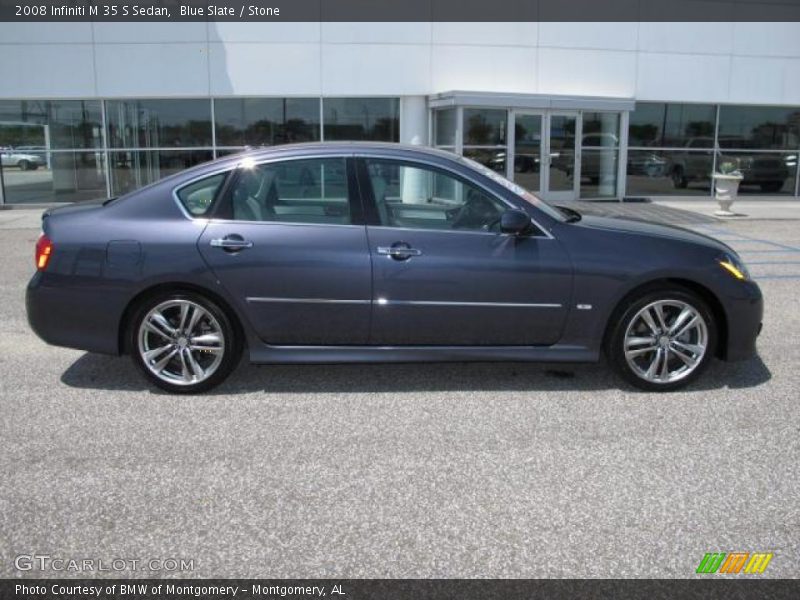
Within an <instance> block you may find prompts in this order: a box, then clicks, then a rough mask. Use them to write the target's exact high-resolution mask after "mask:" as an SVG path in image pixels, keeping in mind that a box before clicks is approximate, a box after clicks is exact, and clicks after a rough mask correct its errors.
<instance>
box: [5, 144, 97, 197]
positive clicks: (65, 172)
mask: <svg viewBox="0 0 800 600" xmlns="http://www.w3.org/2000/svg"><path fill="white" fill-rule="evenodd" d="M2 169H3V182H4V184H5V201H6V203H8V204H30V203H51V202H80V201H81V200H95V199H102V198H105V197H106V171H105V163H104V161H103V153H102V152H52V153H51V154H50V165H49V166H48V165H46V164H42V165H41V166H40V167H39V168H37V169H35V170H34V169H26V170H23V169H20V168H19V167H18V166H16V165H14V166H10V165H7V164H6V161H3V167H2Z"/></svg>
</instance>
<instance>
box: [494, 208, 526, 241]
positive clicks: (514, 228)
mask: <svg viewBox="0 0 800 600" xmlns="http://www.w3.org/2000/svg"><path fill="white" fill-rule="evenodd" d="M531 228H532V227H531V218H530V216H529V215H528V213H526V212H523V211H521V210H519V209H516V208H512V209H509V210H507V211H506V212H504V213H503V214H502V215H501V216H500V231H501V232H502V233H508V234H511V235H523V234H525V233H528V232H529V231H530V230H531Z"/></svg>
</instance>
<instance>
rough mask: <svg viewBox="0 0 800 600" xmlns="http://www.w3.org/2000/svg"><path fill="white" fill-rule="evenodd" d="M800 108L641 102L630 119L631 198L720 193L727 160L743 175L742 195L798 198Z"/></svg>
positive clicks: (629, 189)
mask: <svg viewBox="0 0 800 600" xmlns="http://www.w3.org/2000/svg"><path fill="white" fill-rule="evenodd" d="M799 154H800V108H798V107H778V106H730V105H719V106H717V105H710V104H668V103H653V102H640V103H637V104H636V109H635V110H634V111H633V112H631V114H630V121H629V127H628V163H627V169H626V171H627V176H626V184H627V185H626V193H627V194H628V195H631V196H637V195H641V196H648V195H681V196H684V195H688V196H709V195H711V194H712V193H713V190H712V189H711V188H712V185H711V174H712V173H713V172H714V171H715V170H717V169H719V167H720V166H721V165H723V164H725V163H730V166H732V167H734V168H736V169H738V170H739V171H741V172H742V175H743V176H744V179H743V180H742V182H741V184H740V186H739V193H740V194H741V195H747V194H768V195H784V196H794V195H797V194H798V193H799V191H800V190H798V176H797V158H798V155H799Z"/></svg>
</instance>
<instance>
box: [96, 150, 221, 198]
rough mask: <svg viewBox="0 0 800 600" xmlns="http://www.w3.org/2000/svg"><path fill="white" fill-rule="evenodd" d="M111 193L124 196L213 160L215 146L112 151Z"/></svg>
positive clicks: (110, 158) (110, 156)
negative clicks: (186, 148) (203, 148)
mask: <svg viewBox="0 0 800 600" xmlns="http://www.w3.org/2000/svg"><path fill="white" fill-rule="evenodd" d="M109 160H110V163H111V168H110V175H111V193H112V195H113V196H120V195H122V194H125V193H127V192H130V191H132V190H135V189H136V188H140V187H142V186H144V185H147V184H148V183H152V182H154V181H158V180H159V179H162V178H163V177H166V176H167V175H172V174H173V173H177V172H178V171H182V170H183V169H188V168H189V167H193V166H194V165H198V164H200V163H203V162H206V161H209V160H211V150H148V151H128V152H111V153H110V154H109Z"/></svg>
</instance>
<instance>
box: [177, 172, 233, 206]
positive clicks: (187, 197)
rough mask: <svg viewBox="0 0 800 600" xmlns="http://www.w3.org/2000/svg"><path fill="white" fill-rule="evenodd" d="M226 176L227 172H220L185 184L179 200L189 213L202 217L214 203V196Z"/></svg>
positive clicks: (180, 191) (179, 194)
mask: <svg viewBox="0 0 800 600" xmlns="http://www.w3.org/2000/svg"><path fill="white" fill-rule="evenodd" d="M226 176H227V173H218V174H216V175H211V176H210V177H206V178H205V179H200V180H199V181H195V182H193V183H190V184H189V185H185V186H183V187H182V188H181V189H179V190H178V200H180V202H181V204H183V207H184V208H185V209H186V210H187V211H188V212H189V214H191V215H192V216H195V217H202V216H203V215H205V214H207V213H208V210H209V209H210V208H211V205H212V204H213V203H214V198H216V197H217V192H219V188H220V187H222V182H223V181H225V177H226Z"/></svg>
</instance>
